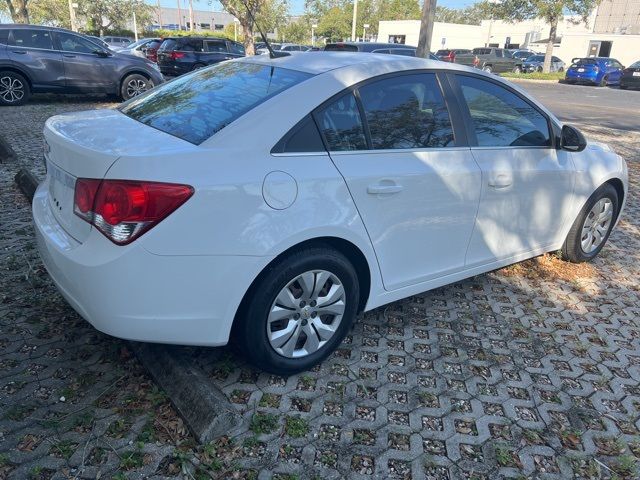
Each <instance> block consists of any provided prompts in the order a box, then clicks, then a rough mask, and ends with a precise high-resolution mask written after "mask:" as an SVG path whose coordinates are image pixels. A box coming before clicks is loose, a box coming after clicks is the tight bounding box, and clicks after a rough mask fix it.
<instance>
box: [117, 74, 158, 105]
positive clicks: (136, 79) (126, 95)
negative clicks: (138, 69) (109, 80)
mask: <svg viewBox="0 0 640 480" xmlns="http://www.w3.org/2000/svg"><path fill="white" fill-rule="evenodd" d="M151 88H153V82H152V81H151V80H149V79H148V78H147V77H144V76H142V75H140V74H138V73H134V74H132V75H128V76H127V77H126V78H125V79H124V80H123V82H122V87H121V88H120V97H122V99H123V100H129V99H130V98H133V97H137V96H138V95H142V94H143V93H144V92H146V91H147V90H149V89H151Z"/></svg>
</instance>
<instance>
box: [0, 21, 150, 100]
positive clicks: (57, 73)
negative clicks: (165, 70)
mask: <svg viewBox="0 0 640 480" xmlns="http://www.w3.org/2000/svg"><path fill="white" fill-rule="evenodd" d="M162 82H163V78H162V75H161V74H160V71H159V70H158V69H157V68H156V67H155V65H154V64H153V63H152V62H150V61H149V60H147V59H144V58H139V57H133V56H131V55H121V54H119V53H116V52H113V51H111V50H109V49H108V48H103V47H102V46H100V45H99V44H98V43H96V42H94V41H92V40H89V39H88V38H86V37H85V36H83V35H79V34H77V33H74V32H71V31H69V30H64V29H61V28H52V27H40V26H35V25H0V105H22V104H23V103H25V102H26V101H27V100H28V99H29V97H30V96H31V94H32V93H36V92H50V93H108V94H116V95H118V96H120V97H121V98H123V99H124V100H127V99H129V98H131V97H134V96H136V95H138V94H140V93H142V92H144V91H146V90H148V89H149V88H151V87H153V86H154V85H157V84H159V83H162Z"/></svg>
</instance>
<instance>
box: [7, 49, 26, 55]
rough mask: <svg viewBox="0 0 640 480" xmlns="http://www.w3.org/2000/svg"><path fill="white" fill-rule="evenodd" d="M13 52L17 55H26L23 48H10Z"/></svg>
mask: <svg viewBox="0 0 640 480" xmlns="http://www.w3.org/2000/svg"><path fill="white" fill-rule="evenodd" d="M11 52H13V53H17V54H18V55H26V54H27V52H26V51H25V50H11Z"/></svg>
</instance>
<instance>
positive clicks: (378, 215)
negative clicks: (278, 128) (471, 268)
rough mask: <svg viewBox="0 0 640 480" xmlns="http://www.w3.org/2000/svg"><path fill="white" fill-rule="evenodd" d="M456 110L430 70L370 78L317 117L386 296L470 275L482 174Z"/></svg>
mask: <svg viewBox="0 0 640 480" xmlns="http://www.w3.org/2000/svg"><path fill="white" fill-rule="evenodd" d="M449 107H450V105H449V104H448V102H445V96H444V95H443V90H442V88H441V84H440V82H439V80H438V78H437V76H436V74H434V73H428V72H425V73H406V74H402V75H393V76H386V77H383V78H380V79H376V80H373V81H368V82H367V83H365V84H363V85H361V86H359V87H358V88H357V89H356V90H354V91H351V90H349V91H347V92H346V93H344V94H343V95H341V96H339V97H338V98H336V99H335V100H333V101H331V102H329V103H328V104H327V105H326V106H324V107H323V108H321V109H319V110H318V111H317V112H316V117H315V118H316V122H317V124H318V126H319V128H320V130H321V132H322V134H323V136H324V138H325V142H326V144H327V149H328V150H329V152H330V155H331V158H332V160H333V162H334V163H335V165H336V167H337V168H338V170H339V171H340V173H341V174H342V176H343V177H344V179H345V181H346V183H347V186H348V188H349V191H350V192H351V195H352V197H353V199H354V201H355V204H356V206H357V208H358V211H359V212H360V215H361V217H362V220H363V221H364V224H365V227H366V229H367V232H368V234H369V236H370V238H371V242H372V244H373V247H374V249H375V252H376V255H377V258H378V262H379V264H380V269H381V271H382V276H383V282H384V285H385V288H386V289H388V290H395V289H398V288H402V287H405V286H409V285H414V284H417V283H420V282H424V281H427V280H430V279H433V278H437V277H440V276H444V275H447V274H449V273H453V272H456V271H460V270H462V269H464V254H465V252H466V249H467V246H468V242H469V238H470V236H471V232H472V230H473V225H474V222H475V216H476V211H477V208H478V202H479V198H480V187H481V172H480V168H479V167H478V165H477V163H476V162H475V160H474V158H473V156H472V155H471V152H470V150H469V148H468V146H467V145H466V139H465V137H464V134H463V132H461V131H460V130H459V129H458V128H456V129H455V130H454V127H453V125H454V122H457V123H456V127H458V126H459V125H460V121H459V114H458V112H457V111H456V110H454V109H450V108H449ZM452 119H453V120H452ZM338 213H339V212H336V214H338Z"/></svg>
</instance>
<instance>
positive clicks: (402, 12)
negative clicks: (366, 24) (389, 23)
mask: <svg viewBox="0 0 640 480" xmlns="http://www.w3.org/2000/svg"><path fill="white" fill-rule="evenodd" d="M377 16H378V18H379V19H380V20H418V19H420V4H419V3H418V1H417V0H388V1H382V2H380V7H379V9H378V14H377Z"/></svg>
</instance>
